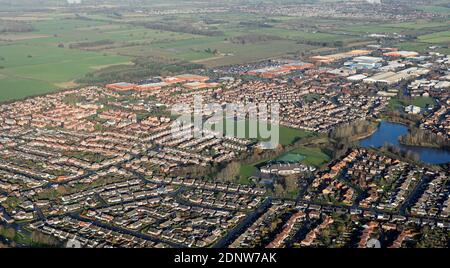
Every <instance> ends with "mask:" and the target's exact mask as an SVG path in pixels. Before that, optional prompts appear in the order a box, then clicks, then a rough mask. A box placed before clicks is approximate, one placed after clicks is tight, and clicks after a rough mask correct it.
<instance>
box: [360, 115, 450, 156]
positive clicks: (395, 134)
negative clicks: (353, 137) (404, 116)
mask: <svg viewBox="0 0 450 268" xmlns="http://www.w3.org/2000/svg"><path fill="white" fill-rule="evenodd" d="M408 131H409V130H408V127H407V126H404V125H401V124H396V123H390V122H386V121H382V122H381V123H380V125H379V127H378V129H377V131H376V132H375V133H374V134H372V136H370V137H368V138H365V139H363V140H361V141H360V145H361V146H363V147H366V148H368V147H376V148H379V147H381V146H383V145H385V144H386V143H389V144H392V145H395V146H397V147H399V148H401V149H402V150H409V151H412V152H415V153H417V154H419V156H420V160H421V161H422V162H424V163H427V164H445V163H449V162H450V151H448V150H444V149H436V148H426V147H417V146H405V145H402V144H400V142H399V141H398V138H399V137H400V136H403V135H406V134H408Z"/></svg>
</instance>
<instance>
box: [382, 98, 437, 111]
mask: <svg viewBox="0 0 450 268" xmlns="http://www.w3.org/2000/svg"><path fill="white" fill-rule="evenodd" d="M409 105H414V106H418V107H420V108H426V107H433V106H434V105H436V100H435V99H434V98H432V97H415V98H403V99H399V98H392V99H391V100H390V101H389V107H390V108H391V109H403V108H404V107H406V106H409Z"/></svg>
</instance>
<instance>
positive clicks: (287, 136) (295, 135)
mask: <svg viewBox="0 0 450 268" xmlns="http://www.w3.org/2000/svg"><path fill="white" fill-rule="evenodd" d="M219 124H221V125H222V126H223V128H222V129H223V132H224V133H227V135H231V136H237V129H238V128H239V127H241V126H243V125H241V124H242V121H241V123H236V121H233V120H226V121H225V123H224V122H223V121H221V122H219V123H216V124H213V125H212V129H216V126H218V125H219ZM243 124H245V138H247V139H255V137H252V136H250V134H251V131H250V128H251V127H252V126H253V124H251V123H250V121H249V120H245V122H243ZM254 124H255V123H254ZM230 125H234V133H230V132H229V131H227V126H230ZM255 125H258V124H255ZM261 129H263V130H264V131H265V130H267V131H269V132H271V130H272V128H271V126H268V125H267V124H266V123H264V122H261V124H260V125H259V126H257V129H256V130H255V131H257V137H256V140H258V141H270V138H269V139H264V138H263V137H262V135H261V131H260V130H261ZM312 136H314V133H312V132H308V131H305V130H301V129H295V128H289V127H285V126H279V138H280V144H281V145H283V146H286V145H290V144H292V143H294V142H295V141H297V140H299V139H302V138H307V137H312Z"/></svg>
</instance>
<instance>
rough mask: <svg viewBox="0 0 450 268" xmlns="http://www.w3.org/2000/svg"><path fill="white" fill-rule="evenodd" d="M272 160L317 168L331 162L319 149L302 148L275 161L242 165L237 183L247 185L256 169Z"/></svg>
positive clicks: (266, 160)
mask: <svg viewBox="0 0 450 268" xmlns="http://www.w3.org/2000/svg"><path fill="white" fill-rule="evenodd" d="M272 160H274V161H276V162H289V163H298V162H300V163H303V164H305V165H310V166H314V167H317V168H318V167H321V166H322V165H324V164H326V163H328V162H329V161H330V160H331V157H330V156H329V155H327V154H326V153H325V152H324V151H323V150H322V149H321V148H318V147H303V146H302V147H300V148H297V149H295V150H292V151H289V152H287V153H285V154H282V155H281V156H279V157H277V158H275V159H263V160H261V161H258V162H255V163H251V164H244V165H242V166H241V169H240V173H239V182H240V183H244V184H247V183H249V180H248V178H249V177H251V176H252V175H253V174H255V173H256V172H257V171H258V167H259V166H261V165H264V164H265V163H267V162H269V161H272Z"/></svg>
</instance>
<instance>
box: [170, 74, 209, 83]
mask: <svg viewBox="0 0 450 268" xmlns="http://www.w3.org/2000/svg"><path fill="white" fill-rule="evenodd" d="M208 80H209V77H207V76H202V75H195V74H182V75H177V76H171V77H166V78H164V79H163V81H164V82H165V83H168V84H177V83H183V82H206V81H208Z"/></svg>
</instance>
